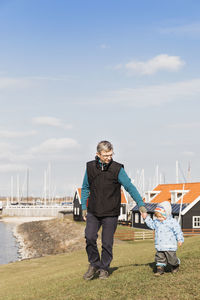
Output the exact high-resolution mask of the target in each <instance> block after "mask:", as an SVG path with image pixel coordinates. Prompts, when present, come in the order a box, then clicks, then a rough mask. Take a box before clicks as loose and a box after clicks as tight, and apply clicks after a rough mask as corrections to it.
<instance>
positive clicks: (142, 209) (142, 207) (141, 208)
mask: <svg viewBox="0 0 200 300" xmlns="http://www.w3.org/2000/svg"><path fill="white" fill-rule="evenodd" d="M139 211H140V213H141V216H142V218H143V219H146V217H147V210H146V208H145V207H144V206H140V208H139Z"/></svg>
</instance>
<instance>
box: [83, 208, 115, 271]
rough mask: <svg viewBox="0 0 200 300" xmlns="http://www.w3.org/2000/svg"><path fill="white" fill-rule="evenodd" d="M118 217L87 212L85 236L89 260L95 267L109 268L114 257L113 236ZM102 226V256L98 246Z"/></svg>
mask: <svg viewBox="0 0 200 300" xmlns="http://www.w3.org/2000/svg"><path fill="white" fill-rule="evenodd" d="M117 221H118V217H96V216H94V215H93V214H91V213H88V214H87V220H86V228H85V238H86V252H87V255H88V261H89V263H90V264H91V265H92V266H93V267H97V268H100V269H104V270H108V268H109V266H110V263H111V261H112V258H113V254H112V249H113V237H114V233H115V230H116V228H117ZM101 226H102V235H101V241H102V252H101V257H100V255H99V251H98V248H97V238H98V231H99V229H100V227H101Z"/></svg>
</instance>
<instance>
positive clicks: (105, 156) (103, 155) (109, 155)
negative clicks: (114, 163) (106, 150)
mask: <svg viewBox="0 0 200 300" xmlns="http://www.w3.org/2000/svg"><path fill="white" fill-rule="evenodd" d="M113 155H114V153H112V154H101V156H102V157H104V158H109V157H112V156H113Z"/></svg>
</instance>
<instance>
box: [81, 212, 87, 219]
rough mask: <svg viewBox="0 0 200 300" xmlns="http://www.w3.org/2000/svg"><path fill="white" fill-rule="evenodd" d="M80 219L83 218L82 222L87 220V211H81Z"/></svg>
mask: <svg viewBox="0 0 200 300" xmlns="http://www.w3.org/2000/svg"><path fill="white" fill-rule="evenodd" d="M82 217H83V220H84V221H86V219H87V210H86V209H83V210H82Z"/></svg>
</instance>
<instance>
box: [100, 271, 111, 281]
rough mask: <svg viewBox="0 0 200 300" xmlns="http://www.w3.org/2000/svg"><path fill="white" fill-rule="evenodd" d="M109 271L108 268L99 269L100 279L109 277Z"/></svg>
mask: <svg viewBox="0 0 200 300" xmlns="http://www.w3.org/2000/svg"><path fill="white" fill-rule="evenodd" d="M108 277H109V273H108V271H106V270H103V269H101V270H99V279H108Z"/></svg>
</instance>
